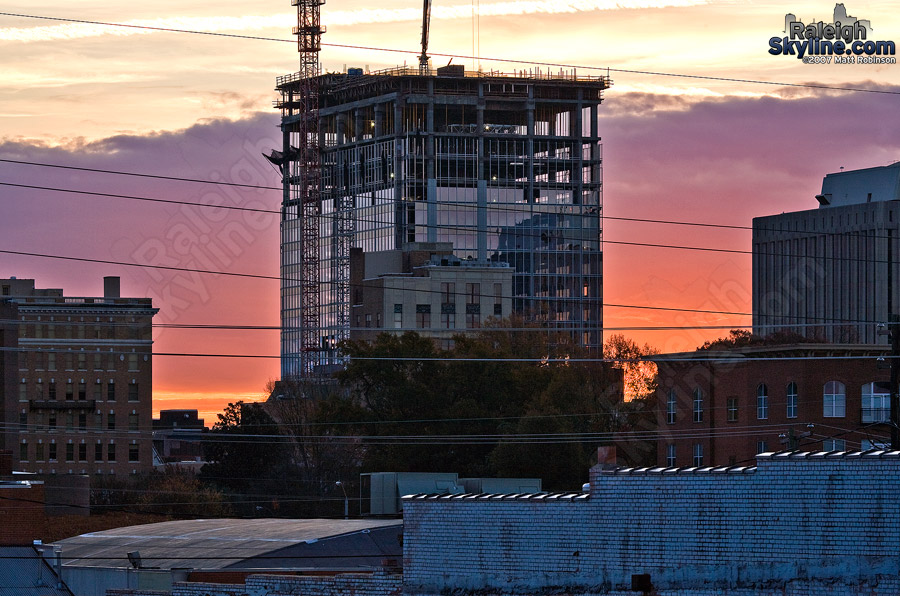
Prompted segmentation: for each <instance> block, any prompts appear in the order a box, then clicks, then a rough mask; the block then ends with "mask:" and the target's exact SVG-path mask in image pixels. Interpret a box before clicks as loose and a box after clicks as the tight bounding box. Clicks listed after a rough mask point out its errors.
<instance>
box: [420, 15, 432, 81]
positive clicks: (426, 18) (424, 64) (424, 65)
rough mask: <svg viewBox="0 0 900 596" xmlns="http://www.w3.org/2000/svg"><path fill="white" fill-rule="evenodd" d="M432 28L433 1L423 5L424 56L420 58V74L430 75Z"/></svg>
mask: <svg viewBox="0 0 900 596" xmlns="http://www.w3.org/2000/svg"><path fill="white" fill-rule="evenodd" d="M430 26H431V0H423V5H422V55H421V56H419V74H420V75H427V74H428V29H429V28H430Z"/></svg>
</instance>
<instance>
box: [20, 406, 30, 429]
mask: <svg viewBox="0 0 900 596" xmlns="http://www.w3.org/2000/svg"><path fill="white" fill-rule="evenodd" d="M19 426H20V427H21V429H22V430H25V429H26V428H28V412H26V411H25V410H22V411H21V412H19Z"/></svg>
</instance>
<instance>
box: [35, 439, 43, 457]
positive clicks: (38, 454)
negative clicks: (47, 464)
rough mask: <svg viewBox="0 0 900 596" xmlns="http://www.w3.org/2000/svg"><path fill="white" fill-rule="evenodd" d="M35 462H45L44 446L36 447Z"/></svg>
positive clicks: (41, 444) (39, 444) (38, 445)
mask: <svg viewBox="0 0 900 596" xmlns="http://www.w3.org/2000/svg"><path fill="white" fill-rule="evenodd" d="M34 460H35V461H44V444H43V443H38V444H37V445H35V446H34Z"/></svg>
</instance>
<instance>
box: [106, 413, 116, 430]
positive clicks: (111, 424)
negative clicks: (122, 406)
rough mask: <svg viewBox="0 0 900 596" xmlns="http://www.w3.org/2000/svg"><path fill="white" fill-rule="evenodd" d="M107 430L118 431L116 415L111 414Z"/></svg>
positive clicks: (107, 422)
mask: <svg viewBox="0 0 900 596" xmlns="http://www.w3.org/2000/svg"><path fill="white" fill-rule="evenodd" d="M106 428H107V429H108V430H116V413H115V412H110V413H109V416H107V417H106Z"/></svg>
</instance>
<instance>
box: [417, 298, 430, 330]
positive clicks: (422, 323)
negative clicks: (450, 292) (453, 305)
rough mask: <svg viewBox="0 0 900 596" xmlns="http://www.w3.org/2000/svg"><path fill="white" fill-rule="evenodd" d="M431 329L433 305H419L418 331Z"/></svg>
mask: <svg viewBox="0 0 900 596" xmlns="http://www.w3.org/2000/svg"><path fill="white" fill-rule="evenodd" d="M430 328H431V305H430V304H417V305H416V329H430Z"/></svg>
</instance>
